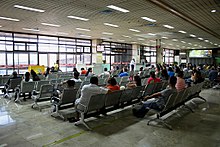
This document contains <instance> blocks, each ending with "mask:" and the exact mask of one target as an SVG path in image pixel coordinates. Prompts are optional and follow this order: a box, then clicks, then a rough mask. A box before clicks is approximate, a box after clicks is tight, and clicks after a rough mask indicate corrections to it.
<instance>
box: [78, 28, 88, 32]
mask: <svg viewBox="0 0 220 147" xmlns="http://www.w3.org/2000/svg"><path fill="white" fill-rule="evenodd" d="M76 30H80V31H87V32H89V31H91V30H89V29H84V28H76Z"/></svg>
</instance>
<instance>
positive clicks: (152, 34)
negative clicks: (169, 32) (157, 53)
mask: <svg viewBox="0 0 220 147" xmlns="http://www.w3.org/2000/svg"><path fill="white" fill-rule="evenodd" d="M148 35H150V36H155V35H156V34H154V33H148Z"/></svg>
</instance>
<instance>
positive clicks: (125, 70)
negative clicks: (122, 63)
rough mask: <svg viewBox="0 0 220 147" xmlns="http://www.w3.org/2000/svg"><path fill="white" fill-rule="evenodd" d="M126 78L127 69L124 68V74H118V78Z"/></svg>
mask: <svg viewBox="0 0 220 147" xmlns="http://www.w3.org/2000/svg"><path fill="white" fill-rule="evenodd" d="M125 76H128V69H127V68H124V72H123V73H120V74H119V77H125Z"/></svg>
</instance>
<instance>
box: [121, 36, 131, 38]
mask: <svg viewBox="0 0 220 147" xmlns="http://www.w3.org/2000/svg"><path fill="white" fill-rule="evenodd" d="M122 37H125V38H131V37H130V36H127V35H122Z"/></svg>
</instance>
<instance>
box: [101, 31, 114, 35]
mask: <svg viewBox="0 0 220 147" xmlns="http://www.w3.org/2000/svg"><path fill="white" fill-rule="evenodd" d="M102 34H104V35H113V33H109V32H102Z"/></svg>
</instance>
